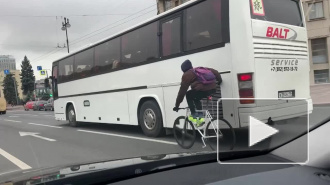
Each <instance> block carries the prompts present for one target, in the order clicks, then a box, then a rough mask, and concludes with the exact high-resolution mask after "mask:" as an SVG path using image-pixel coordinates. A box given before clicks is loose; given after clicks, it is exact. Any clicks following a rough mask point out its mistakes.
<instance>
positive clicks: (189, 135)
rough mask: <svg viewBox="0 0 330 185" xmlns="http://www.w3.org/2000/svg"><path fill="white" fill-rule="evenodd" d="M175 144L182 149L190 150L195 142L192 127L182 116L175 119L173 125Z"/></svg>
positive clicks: (193, 128) (194, 133)
mask: <svg viewBox="0 0 330 185" xmlns="http://www.w3.org/2000/svg"><path fill="white" fill-rule="evenodd" d="M173 133H174V137H175V140H176V142H177V143H178V144H179V145H180V146H181V147H182V148H184V149H189V148H191V147H192V146H193V145H194V143H195V140H196V132H195V127H194V125H193V124H192V123H191V122H190V121H188V119H186V117H184V116H180V117H178V118H176V120H175V121H174V125H173Z"/></svg>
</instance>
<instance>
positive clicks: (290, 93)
mask: <svg viewBox="0 0 330 185" xmlns="http://www.w3.org/2000/svg"><path fill="white" fill-rule="evenodd" d="M294 97H295V91H294V90H290V91H278V98H294Z"/></svg>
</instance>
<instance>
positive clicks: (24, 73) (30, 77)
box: [20, 56, 36, 95]
mask: <svg viewBox="0 0 330 185" xmlns="http://www.w3.org/2000/svg"><path fill="white" fill-rule="evenodd" d="M21 68H22V69H21V74H20V76H21V82H22V90H23V94H24V95H28V94H32V92H33V90H34V82H35V80H36V78H35V76H34V72H33V69H32V66H31V64H30V61H29V59H28V58H27V57H26V56H25V57H24V60H23V61H22V64H21Z"/></svg>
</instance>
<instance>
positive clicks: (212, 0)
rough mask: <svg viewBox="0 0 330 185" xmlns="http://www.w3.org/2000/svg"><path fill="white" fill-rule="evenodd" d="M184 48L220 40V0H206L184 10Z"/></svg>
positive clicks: (196, 46) (199, 46) (216, 42)
mask: <svg viewBox="0 0 330 185" xmlns="http://www.w3.org/2000/svg"><path fill="white" fill-rule="evenodd" d="M185 20H186V27H185V38H186V39H185V43H184V44H185V49H186V50H188V51H189V50H193V49H198V48H202V47H205V46H210V45H214V44H218V43H220V42H222V37H221V22H222V21H221V0H208V1H204V2H202V3H200V4H198V5H196V6H193V7H190V8H188V9H187V10H186V11H185Z"/></svg>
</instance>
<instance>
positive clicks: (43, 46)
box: [0, 43, 54, 48]
mask: <svg viewBox="0 0 330 185" xmlns="http://www.w3.org/2000/svg"><path fill="white" fill-rule="evenodd" d="M0 45H2V46H22V47H40V48H45V47H49V48H50V47H52V48H54V47H53V46H45V45H21V44H7V43H4V44H0Z"/></svg>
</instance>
